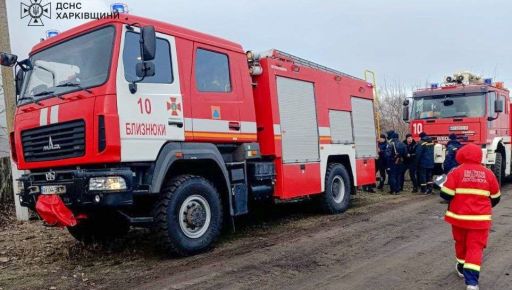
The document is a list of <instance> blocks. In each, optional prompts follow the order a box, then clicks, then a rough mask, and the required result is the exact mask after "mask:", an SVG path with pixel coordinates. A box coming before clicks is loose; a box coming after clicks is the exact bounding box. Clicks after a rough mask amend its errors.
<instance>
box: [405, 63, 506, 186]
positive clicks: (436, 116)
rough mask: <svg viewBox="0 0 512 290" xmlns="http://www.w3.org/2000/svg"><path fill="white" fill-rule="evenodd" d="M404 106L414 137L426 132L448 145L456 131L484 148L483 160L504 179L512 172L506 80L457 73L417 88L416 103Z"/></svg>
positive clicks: (414, 100) (461, 140) (459, 137)
mask: <svg viewBox="0 0 512 290" xmlns="http://www.w3.org/2000/svg"><path fill="white" fill-rule="evenodd" d="M404 106H405V107H404V120H407V121H409V122H410V130H411V132H412V134H413V136H414V137H418V135H419V134H420V133H421V132H426V133H427V134H428V135H430V136H431V137H432V138H433V139H434V141H437V142H438V143H440V144H446V142H447V141H448V136H449V135H450V134H452V133H453V134H455V135H456V136H457V140H458V141H460V142H461V143H463V144H464V143H468V142H471V143H475V144H477V145H480V146H481V147H482V151H483V160H482V163H483V164H486V165H488V166H489V167H490V168H492V169H493V171H494V173H495V174H496V176H497V177H498V180H499V181H500V182H501V180H502V179H503V178H504V177H506V176H509V175H510V174H511V168H510V164H511V163H510V158H511V143H510V142H511V131H510V127H511V120H510V98H509V91H508V89H506V88H505V87H504V85H503V83H502V82H493V80H492V79H482V78H481V77H480V76H477V75H475V74H472V73H469V72H461V73H456V74H454V75H452V76H448V77H446V80H445V82H444V83H443V84H442V85H441V86H439V85H438V84H432V85H431V87H430V88H427V89H420V90H417V91H415V92H414V93H413V97H412V105H411V106H409V101H408V100H406V101H405V102H404Z"/></svg>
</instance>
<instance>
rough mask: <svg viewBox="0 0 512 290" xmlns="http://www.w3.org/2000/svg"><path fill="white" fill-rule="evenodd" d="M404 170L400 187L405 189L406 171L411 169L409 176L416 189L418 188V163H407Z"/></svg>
mask: <svg viewBox="0 0 512 290" xmlns="http://www.w3.org/2000/svg"><path fill="white" fill-rule="evenodd" d="M404 166H405V168H404V171H403V172H402V177H401V179H400V188H401V189H402V190H403V189H404V183H405V173H406V172H407V171H409V178H410V179H411V183H412V187H413V188H414V189H416V188H418V172H417V168H418V167H417V166H416V164H405V165H404Z"/></svg>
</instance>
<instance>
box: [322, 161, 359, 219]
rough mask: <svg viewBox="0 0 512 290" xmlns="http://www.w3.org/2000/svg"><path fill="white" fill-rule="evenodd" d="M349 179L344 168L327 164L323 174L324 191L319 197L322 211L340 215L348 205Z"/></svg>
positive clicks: (339, 165) (336, 164) (337, 164)
mask: <svg viewBox="0 0 512 290" xmlns="http://www.w3.org/2000/svg"><path fill="white" fill-rule="evenodd" d="M350 187H351V184H350V177H349V175H348V172H347V170H346V169H345V166H343V165H342V164H339V163H332V164H329V166H328V168H327V172H326V173H325V191H324V192H323V193H322V195H321V196H320V206H321V208H322V210H323V211H324V212H326V213H329V214H335V213H342V212H344V211H345V210H347V208H348V206H349V204H350Z"/></svg>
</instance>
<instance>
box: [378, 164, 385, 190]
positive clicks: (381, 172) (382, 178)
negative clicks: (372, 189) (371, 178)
mask: <svg viewBox="0 0 512 290" xmlns="http://www.w3.org/2000/svg"><path fill="white" fill-rule="evenodd" d="M377 171H378V172H379V176H380V180H379V189H382V188H383V187H384V183H385V182H386V166H383V165H378V166H377Z"/></svg>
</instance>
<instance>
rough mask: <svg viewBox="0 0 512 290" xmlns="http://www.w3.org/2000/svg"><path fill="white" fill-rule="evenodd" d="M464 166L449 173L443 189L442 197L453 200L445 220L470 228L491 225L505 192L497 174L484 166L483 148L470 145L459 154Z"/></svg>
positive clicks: (481, 227)
mask: <svg viewBox="0 0 512 290" xmlns="http://www.w3.org/2000/svg"><path fill="white" fill-rule="evenodd" d="M456 158H457V162H458V163H460V164H461V165H460V166H458V167H456V168H454V169H453V170H452V171H450V173H449V174H448V176H447V178H446V182H445V183H444V185H443V187H442V188H441V196H442V197H443V198H445V199H447V200H449V201H450V205H449V206H448V211H447V212H446V215H445V221H447V222H448V223H450V224H452V225H454V226H458V227H461V228H467V229H488V228H490V227H491V219H492V217H491V215H492V207H493V206H494V205H496V204H497V203H498V202H499V199H500V196H501V193H500V188H499V184H498V180H497V179H496V176H494V173H493V172H492V171H491V170H489V169H488V168H486V167H484V166H482V165H481V164H480V161H481V160H482V151H481V149H480V147H478V146H477V145H474V144H468V145H466V146H464V147H462V148H461V149H459V152H458V153H457V156H456Z"/></svg>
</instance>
